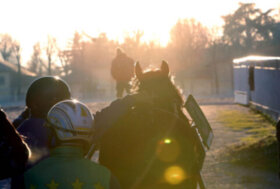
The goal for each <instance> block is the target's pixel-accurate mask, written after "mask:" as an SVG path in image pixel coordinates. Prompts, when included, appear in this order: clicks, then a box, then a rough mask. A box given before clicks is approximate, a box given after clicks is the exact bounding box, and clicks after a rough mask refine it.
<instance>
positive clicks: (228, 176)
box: [5, 99, 280, 189]
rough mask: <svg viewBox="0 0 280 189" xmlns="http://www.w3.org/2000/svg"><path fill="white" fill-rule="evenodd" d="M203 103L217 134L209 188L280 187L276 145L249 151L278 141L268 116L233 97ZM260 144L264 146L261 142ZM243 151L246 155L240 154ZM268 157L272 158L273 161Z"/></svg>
mask: <svg viewBox="0 0 280 189" xmlns="http://www.w3.org/2000/svg"><path fill="white" fill-rule="evenodd" d="M108 103H109V102H87V105H88V106H89V108H90V109H91V111H92V112H93V113H94V112H96V111H98V110H100V109H101V108H103V107H105V106H106V105H108ZM200 104H203V105H201V108H202V110H203V111H204V113H205V115H206V117H207V119H208V121H209V122H210V124H211V126H212V128H213V131H214V135H215V138H214V141H213V144H212V147H211V150H210V151H209V152H207V157H206V160H205V163H204V166H203V170H202V175H203V177H204V180H205V183H206V186H207V188H208V189H219V188H235V189H239V188H242V189H244V188H253V189H258V188H259V189H263V188H265V189H276V188H278V186H280V181H279V179H278V177H277V172H276V164H277V159H276V158H277V156H276V154H277V151H276V150H277V148H276V146H273V145H272V148H271V149H269V150H268V151H266V150H265V149H264V154H261V153H260V154H259V156H258V157H257V158H259V157H264V159H263V160H261V161H259V160H256V159H254V157H250V155H249V152H251V151H252V150H251V149H250V146H254V145H256V143H257V142H258V141H259V139H261V138H263V137H270V138H272V140H273V142H272V143H273V144H275V143H274V142H276V138H275V127H274V126H272V124H271V123H270V122H268V121H266V120H264V118H263V117H262V116H261V115H260V114H257V113H255V112H253V111H251V110H249V109H248V108H247V107H243V106H240V105H235V104H232V101H231V99H221V100H218V99H207V100H206V99H204V100H203V99H201V100H200ZM22 109H23V107H14V108H6V109H5V110H6V111H7V113H8V116H9V117H10V118H11V119H14V118H15V117H16V116H17V115H19V113H20V112H21V111H22ZM227 115H229V116H227ZM240 115H244V116H240ZM236 116H237V117H236ZM254 129H255V130H254ZM256 129H258V130H256ZM259 129H261V130H262V131H260V130H259ZM256 133H257V134H256ZM237 144H238V145H237ZM249 144H250V145H249ZM268 145H270V144H268ZM240 146H243V148H244V149H245V150H243V151H242V150H240ZM274 147H275V148H274ZM259 148H260V149H262V147H261V146H260V147H259ZM268 148H269V146H268ZM246 150H247V151H246ZM244 151H245V153H246V155H244ZM239 152H240V153H243V155H242V154H241V155H240V154H238V153H239ZM227 153H230V154H229V157H230V158H229V157H227V155H226V154H227ZM274 154H275V156H274ZM262 155H263V156H262ZM235 156H236V158H239V161H235V160H234V157H235ZM265 157H267V158H270V159H269V161H267V160H266V158H265ZM242 158H243V159H242ZM244 158H245V159H244ZM247 158H251V159H247ZM240 162H241V163H240ZM257 163H258V164H260V163H262V165H257Z"/></svg>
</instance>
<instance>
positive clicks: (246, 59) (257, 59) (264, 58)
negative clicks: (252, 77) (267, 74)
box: [233, 55, 280, 64]
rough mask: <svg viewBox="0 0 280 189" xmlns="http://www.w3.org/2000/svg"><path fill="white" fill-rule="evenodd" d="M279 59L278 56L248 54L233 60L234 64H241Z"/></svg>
mask: <svg viewBox="0 0 280 189" xmlns="http://www.w3.org/2000/svg"><path fill="white" fill-rule="evenodd" d="M271 60H272V61H275V60H276V61H277V60H280V57H277V56H255V55H251V56H246V57H242V58H236V59H234V60H233V63H234V64H240V63H245V62H246V63H248V62H266V61H271Z"/></svg>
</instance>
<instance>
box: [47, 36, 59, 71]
mask: <svg viewBox="0 0 280 189" xmlns="http://www.w3.org/2000/svg"><path fill="white" fill-rule="evenodd" d="M57 51H58V48H57V44H56V39H55V38H54V37H51V36H50V35H49V36H48V44H47V47H46V54H47V57H48V74H49V75H51V74H52V63H53V57H54V55H55V54H56V53H57Z"/></svg>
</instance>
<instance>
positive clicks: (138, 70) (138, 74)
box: [135, 61, 143, 80]
mask: <svg viewBox="0 0 280 189" xmlns="http://www.w3.org/2000/svg"><path fill="white" fill-rule="evenodd" d="M135 74H136V77H137V78H138V79H139V80H140V79H141V78H142V76H143V71H142V68H141V66H140V64H139V62H138V61H137V62H136V63H135Z"/></svg>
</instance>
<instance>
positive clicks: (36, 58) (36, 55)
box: [28, 42, 46, 76]
mask: <svg viewBox="0 0 280 189" xmlns="http://www.w3.org/2000/svg"><path fill="white" fill-rule="evenodd" d="M41 56H42V50H41V47H40V43H39V42H38V43H36V44H35V45H34V46H33V54H32V56H31V60H30V61H29V62H28V69H29V70H30V71H32V72H34V73H36V74H37V75H38V76H41V75H42V74H43V71H44V69H46V66H45V64H44V61H43V59H42V57H41Z"/></svg>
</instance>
